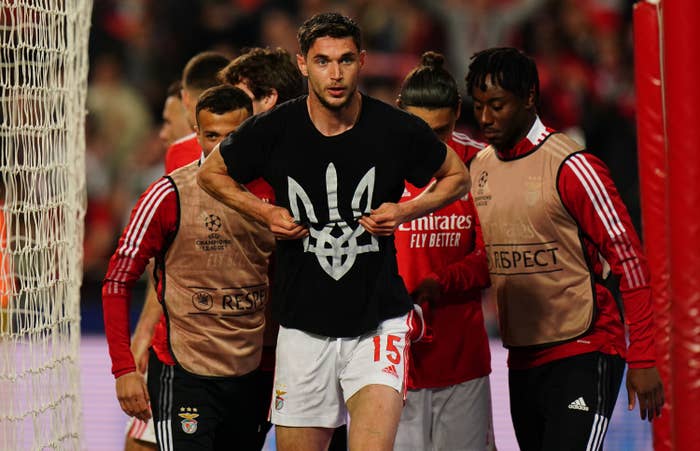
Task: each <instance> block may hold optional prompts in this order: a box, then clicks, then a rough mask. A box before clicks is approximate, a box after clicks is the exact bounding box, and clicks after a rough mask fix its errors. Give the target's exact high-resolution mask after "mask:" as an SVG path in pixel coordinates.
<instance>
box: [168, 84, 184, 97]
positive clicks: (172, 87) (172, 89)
mask: <svg viewBox="0 0 700 451" xmlns="http://www.w3.org/2000/svg"><path fill="white" fill-rule="evenodd" d="M181 90H182V82H181V81H180V80H175V81H173V82H172V83H170V84H169V85H168V90H167V93H166V95H165V97H166V98H167V97H177V98H178V99H180V98H181V94H180V91H181Z"/></svg>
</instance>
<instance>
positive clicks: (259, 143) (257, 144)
mask: <svg viewBox="0 0 700 451" xmlns="http://www.w3.org/2000/svg"><path fill="white" fill-rule="evenodd" d="M270 122H271V121H270V119H268V114H267V113H263V114H261V115H258V116H253V117H251V118H249V119H247V120H246V121H245V122H244V123H243V124H241V126H240V127H238V128H237V129H236V131H234V132H233V133H231V134H230V135H228V136H227V137H226V138H225V139H224V140H223V141H222V142H221V144H220V145H219V152H220V153H221V157H222V158H223V159H224V163H225V164H226V170H227V171H228V174H229V176H231V178H232V179H234V180H235V181H237V182H238V183H243V184H245V183H250V182H252V181H253V180H255V179H257V178H259V177H262V176H263V171H264V163H265V161H267V156H268V155H269V149H270V147H271V146H270V143H271V141H272V138H271V135H273V133H272V132H273V130H272V129H271V128H270V127H269V125H270Z"/></svg>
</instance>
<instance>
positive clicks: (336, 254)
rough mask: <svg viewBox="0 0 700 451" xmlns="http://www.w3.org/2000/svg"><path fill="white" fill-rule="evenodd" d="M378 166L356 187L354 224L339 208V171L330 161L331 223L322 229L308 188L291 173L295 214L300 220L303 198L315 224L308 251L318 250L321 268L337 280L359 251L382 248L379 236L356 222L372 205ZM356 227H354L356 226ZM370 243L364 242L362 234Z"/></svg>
mask: <svg viewBox="0 0 700 451" xmlns="http://www.w3.org/2000/svg"><path fill="white" fill-rule="evenodd" d="M374 174H375V168H374V167H373V168H371V169H370V170H368V171H367V173H366V174H365V175H364V176H363V177H362V179H361V180H360V182H359V183H358V184H357V187H356V188H355V193H354V194H353V196H352V202H351V204H350V206H351V207H352V212H353V220H354V222H353V225H352V226H351V225H350V224H348V222H347V221H345V220H343V219H342V218H341V217H340V212H339V211H338V174H337V173H336V170H335V166H334V165H333V163H329V164H328V167H327V168H326V194H327V199H328V223H327V224H325V225H323V227H322V228H320V229H318V228H316V227H314V225H316V226H319V222H318V219H317V217H316V213H315V212H314V207H313V205H312V204H311V199H309V196H308V194H306V191H304V188H302V187H301V185H299V183H298V182H297V181H296V180H294V179H293V178H291V177H287V182H288V195H289V203H290V207H291V210H292V215H293V216H294V219H296V220H297V221H298V220H300V219H301V215H300V210H299V201H301V203H302V205H303V207H304V209H305V210H306V215H307V217H308V218H309V221H310V222H311V224H310V225H309V236H307V237H306V238H304V252H312V253H314V254H316V258H317V259H318V263H319V264H320V265H321V268H323V270H324V271H325V272H326V274H328V275H329V276H331V277H332V278H333V279H335V280H339V279H340V278H341V277H343V276H344V275H345V274H346V273H347V272H348V271H349V270H350V268H352V265H353V264H354V263H355V259H356V258H357V255H358V254H362V253H365V252H379V243H378V242H377V239H376V238H375V237H374V236H372V235H370V234H369V233H367V231H366V230H365V229H364V227H362V226H361V225H360V224H358V223H357V222H355V221H356V220H357V219H358V218H360V217H361V216H362V215H363V214H369V212H370V208H371V205H372V194H373V191H374ZM365 196H366V199H367V200H366V203H365V204H364V207H363V208H361V207H360V203H361V202H362V198H363V197H365ZM353 227H354V228H353ZM365 233H367V237H369V240H368V243H367V244H360V242H361V241H362V238H364V241H365V242H367V239H366V238H367V237H363V236H362V235H364V234H365Z"/></svg>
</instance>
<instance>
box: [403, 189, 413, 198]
mask: <svg viewBox="0 0 700 451" xmlns="http://www.w3.org/2000/svg"><path fill="white" fill-rule="evenodd" d="M401 197H411V192H410V191H409V190H408V189H406V187H404V189H403V194H402V195H401Z"/></svg>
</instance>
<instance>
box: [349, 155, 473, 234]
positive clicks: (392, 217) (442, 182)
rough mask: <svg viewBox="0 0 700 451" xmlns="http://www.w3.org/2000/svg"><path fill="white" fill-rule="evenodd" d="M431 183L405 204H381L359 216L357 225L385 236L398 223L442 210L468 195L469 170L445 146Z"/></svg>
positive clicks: (469, 184)
mask: <svg viewBox="0 0 700 451" xmlns="http://www.w3.org/2000/svg"><path fill="white" fill-rule="evenodd" d="M433 176H434V177H435V183H434V184H433V185H432V186H431V187H430V188H429V189H427V190H425V191H424V192H423V193H422V194H421V195H420V196H417V197H416V198H415V199H412V200H410V201H408V202H403V203H401V204H396V203H392V202H385V203H383V204H381V205H380V206H379V207H378V208H376V209H374V210H372V211H371V214H370V215H369V216H363V217H362V218H360V220H359V222H360V224H362V226H363V227H364V228H365V229H366V230H367V231H368V232H369V233H371V234H372V235H378V236H388V235H391V234H392V233H394V230H395V229H396V228H397V227H398V226H399V225H400V224H402V223H404V222H408V221H410V220H412V219H415V218H418V217H421V216H423V215H426V214H428V213H430V212H431V211H435V210H437V209H438V208H440V207H443V206H445V205H447V204H449V203H451V202H454V201H455V200H457V199H459V198H460V197H462V196H464V195H465V194H467V192H469V188H470V187H471V181H470V178H469V170H468V169H467V167H466V166H465V165H464V163H463V162H462V160H460V159H459V157H458V156H457V154H456V153H455V152H454V151H453V150H452V149H451V148H450V147H449V146H448V147H447V153H446V155H445V161H443V163H442V165H441V166H440V168H439V169H438V170H437V172H435V174H434V175H433Z"/></svg>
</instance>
